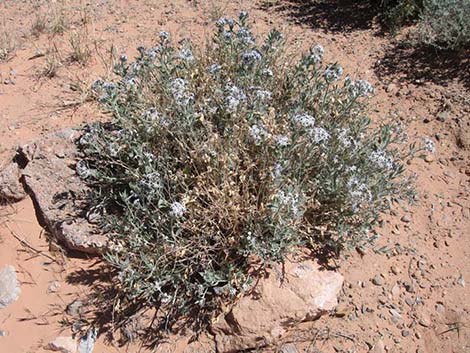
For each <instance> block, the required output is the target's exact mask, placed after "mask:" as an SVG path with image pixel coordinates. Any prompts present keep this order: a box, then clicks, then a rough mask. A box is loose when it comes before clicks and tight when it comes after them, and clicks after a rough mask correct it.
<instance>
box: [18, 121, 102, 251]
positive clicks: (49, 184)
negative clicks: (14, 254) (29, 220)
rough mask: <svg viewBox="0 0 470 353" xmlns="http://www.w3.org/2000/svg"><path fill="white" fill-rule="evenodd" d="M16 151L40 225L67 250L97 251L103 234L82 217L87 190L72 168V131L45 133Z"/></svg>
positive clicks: (73, 154)
mask: <svg viewBox="0 0 470 353" xmlns="http://www.w3.org/2000/svg"><path fill="white" fill-rule="evenodd" d="M18 153H19V155H20V156H21V158H22V160H24V163H25V164H26V166H25V167H24V169H23V170H22V175H23V179H24V184H25V186H26V189H27V191H28V193H29V194H30V195H31V198H32V199H33V202H34V204H35V208H36V212H37V214H38V218H39V221H40V223H41V225H42V226H44V227H45V228H46V229H47V230H48V231H49V233H50V234H51V235H52V236H53V237H54V238H56V239H57V241H58V242H59V243H61V244H63V245H64V246H65V247H66V248H67V249H69V250H74V251H80V252H84V253H88V254H99V253H101V252H102V251H103V250H104V248H105V247H106V245H107V237H106V236H105V235H103V234H102V233H100V231H99V230H98V228H97V227H96V226H95V225H93V224H91V223H89V222H88V221H87V219H85V218H84V214H86V204H87V201H86V199H87V194H89V192H90V190H89V188H88V186H87V185H86V184H85V183H84V182H83V181H82V180H81V179H80V178H79V177H78V176H77V175H76V172H75V169H74V168H75V167H74V165H75V163H76V160H77V156H78V152H77V150H76V146H75V144H74V142H73V134H72V133H71V132H70V131H68V130H67V131H64V132H62V133H60V132H58V133H55V134H51V135H48V136H46V137H44V138H42V139H40V140H38V141H37V142H35V143H31V144H29V145H26V146H23V147H22V148H20V150H19V151H18ZM57 156H61V157H57Z"/></svg>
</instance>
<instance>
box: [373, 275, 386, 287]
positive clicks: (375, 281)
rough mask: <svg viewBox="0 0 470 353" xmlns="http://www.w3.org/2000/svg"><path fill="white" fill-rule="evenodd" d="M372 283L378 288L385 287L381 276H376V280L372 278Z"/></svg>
mask: <svg viewBox="0 0 470 353" xmlns="http://www.w3.org/2000/svg"><path fill="white" fill-rule="evenodd" d="M372 283H373V284H375V285H376V286H381V285H383V283H384V281H383V278H382V277H381V276H380V275H376V276H375V277H374V278H372Z"/></svg>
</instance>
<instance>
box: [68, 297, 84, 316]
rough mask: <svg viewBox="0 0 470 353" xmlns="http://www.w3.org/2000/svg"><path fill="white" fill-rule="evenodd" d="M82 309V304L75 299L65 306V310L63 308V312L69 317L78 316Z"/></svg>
mask: <svg viewBox="0 0 470 353" xmlns="http://www.w3.org/2000/svg"><path fill="white" fill-rule="evenodd" d="M82 307H83V302H82V301H81V300H78V299H77V300H74V301H73V302H71V303H70V304H69V305H67V308H65V312H66V313H67V314H68V315H70V316H80V313H81V310H82Z"/></svg>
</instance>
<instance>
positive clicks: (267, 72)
mask: <svg viewBox="0 0 470 353" xmlns="http://www.w3.org/2000/svg"><path fill="white" fill-rule="evenodd" d="M261 74H262V75H263V76H267V77H273V76H274V74H273V72H272V70H271V69H263V71H261Z"/></svg>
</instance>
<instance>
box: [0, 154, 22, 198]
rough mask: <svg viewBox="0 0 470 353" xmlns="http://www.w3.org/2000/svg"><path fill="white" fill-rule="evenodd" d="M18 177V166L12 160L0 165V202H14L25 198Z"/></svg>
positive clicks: (19, 175)
mask: <svg viewBox="0 0 470 353" xmlns="http://www.w3.org/2000/svg"><path fill="white" fill-rule="evenodd" d="M20 177H21V174H20V171H19V168H18V165H17V164H16V163H14V162H13V161H12V160H9V161H6V162H4V163H0V202H2V203H3V202H10V201H13V202H16V201H21V200H22V199H24V198H25V196H26V193H25V191H24V188H23V185H22V184H21V182H20Z"/></svg>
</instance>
